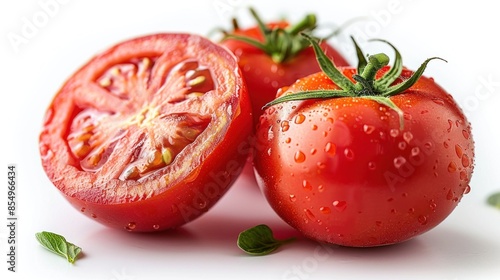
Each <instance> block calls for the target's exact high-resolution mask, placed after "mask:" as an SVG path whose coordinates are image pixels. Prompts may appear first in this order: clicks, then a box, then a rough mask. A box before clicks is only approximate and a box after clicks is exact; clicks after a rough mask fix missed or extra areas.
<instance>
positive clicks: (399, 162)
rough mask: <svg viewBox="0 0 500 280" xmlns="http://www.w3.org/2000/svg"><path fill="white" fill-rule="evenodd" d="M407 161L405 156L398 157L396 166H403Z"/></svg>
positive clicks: (395, 160)
mask: <svg viewBox="0 0 500 280" xmlns="http://www.w3.org/2000/svg"><path fill="white" fill-rule="evenodd" d="M405 163H406V159H405V158H404V157H401V156H400V157H397V158H395V159H394V167H396V168H398V169H399V168H400V167H401V166H403V165H404V164H405Z"/></svg>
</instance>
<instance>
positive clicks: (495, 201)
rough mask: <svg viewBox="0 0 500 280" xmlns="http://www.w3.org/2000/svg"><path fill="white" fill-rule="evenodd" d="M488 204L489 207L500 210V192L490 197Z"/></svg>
mask: <svg viewBox="0 0 500 280" xmlns="http://www.w3.org/2000/svg"><path fill="white" fill-rule="evenodd" d="M487 202H488V204H489V205H491V206H493V207H496V208H498V209H500V192H498V193H494V194H492V195H490V196H489V197H488V200H487Z"/></svg>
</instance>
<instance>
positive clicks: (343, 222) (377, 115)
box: [254, 68, 474, 247]
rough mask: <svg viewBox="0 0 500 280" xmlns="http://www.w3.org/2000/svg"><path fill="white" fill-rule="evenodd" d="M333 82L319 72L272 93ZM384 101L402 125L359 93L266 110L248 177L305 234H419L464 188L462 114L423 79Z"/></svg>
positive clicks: (333, 238)
mask: <svg viewBox="0 0 500 280" xmlns="http://www.w3.org/2000/svg"><path fill="white" fill-rule="evenodd" d="M386 70H387V68H385V69H383V71H386ZM343 71H344V74H346V75H347V76H348V77H350V76H352V74H353V73H355V71H354V70H353V69H350V68H349V69H344V70H343ZM383 71H381V72H383ZM381 72H380V73H381ZM410 74H411V72H410V71H409V70H404V71H403V73H402V77H403V78H408V77H409V76H410ZM337 88H338V87H337V86H336V85H334V84H333V83H332V82H331V81H330V80H329V79H328V78H327V77H326V76H325V75H324V74H323V73H319V74H314V75H311V76H309V77H306V78H304V79H302V80H301V81H299V82H297V83H296V84H294V85H292V86H291V87H290V88H284V89H283V90H282V91H281V93H282V94H284V93H285V92H286V94H288V93H291V92H297V91H302V90H314V89H337ZM391 100H392V101H393V102H394V103H395V104H396V105H398V106H399V107H400V108H401V109H402V110H403V111H404V116H405V120H404V129H403V130H402V131H400V130H399V120H398V116H397V114H396V113H395V112H394V111H393V110H391V109H389V108H387V107H385V106H382V105H380V104H378V103H376V102H374V101H371V100H368V99H363V98H335V99H325V100H307V101H293V102H286V103H282V104H278V105H275V106H273V107H270V108H268V109H267V110H266V113H265V114H264V115H263V116H262V117H261V120H260V124H259V125H258V128H257V136H258V140H259V141H258V145H259V146H260V149H261V150H263V152H260V153H256V155H255V158H254V163H255V170H256V177H257V181H258V183H259V185H260V187H261V189H262V191H263V193H264V195H265V197H266V198H267V200H268V201H269V203H270V205H271V206H272V207H273V209H274V210H275V211H276V213H277V214H278V215H279V216H280V217H281V218H282V219H283V220H284V221H286V222H287V223H289V224H290V225H291V226H292V227H294V228H296V229H297V230H299V231H300V232H302V233H303V234H304V235H305V236H307V237H309V238H311V239H314V240H318V241H322V242H328V243H333V244H338V245H343V246H352V247H371V246H380V245H388V244H394V243H399V242H403V241H405V240H408V239H411V238H413V237H415V236H418V235H420V234H422V233H424V232H426V231H428V230H430V229H432V228H434V227H435V226H436V225H438V224H439V223H440V222H442V221H443V220H444V219H445V218H446V217H447V216H448V215H449V214H450V213H451V212H452V211H453V209H454V208H455V207H456V206H457V204H458V203H459V201H460V200H461V198H462V196H463V195H464V194H465V193H467V192H469V191H470V187H469V181H470V178H471V175H472V172H473V158H474V142H473V139H472V136H471V126H470V124H469V122H468V121H467V120H466V118H465V116H464V114H463V113H462V112H461V110H460V109H459V108H458V106H457V104H456V103H455V101H454V100H453V98H452V96H451V95H449V94H448V93H446V92H445V91H444V90H443V89H442V88H441V87H439V86H438V85H437V84H435V83H434V81H433V80H432V79H429V78H425V77H421V78H420V80H419V81H418V82H417V83H416V84H415V85H414V86H412V87H411V88H410V89H409V90H407V91H405V92H404V93H402V94H398V95H396V96H394V97H391Z"/></svg>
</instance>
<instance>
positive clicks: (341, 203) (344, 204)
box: [332, 200, 347, 212]
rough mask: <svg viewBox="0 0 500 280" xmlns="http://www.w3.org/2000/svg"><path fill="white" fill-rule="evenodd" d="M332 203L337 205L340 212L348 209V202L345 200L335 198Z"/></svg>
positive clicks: (336, 207)
mask: <svg viewBox="0 0 500 280" xmlns="http://www.w3.org/2000/svg"><path fill="white" fill-rule="evenodd" d="M332 205H333V206H334V207H335V209H336V210H337V211H339V212H342V211H344V210H345V209H346V207H347V202H345V201H338V200H335V201H334V202H333V203H332Z"/></svg>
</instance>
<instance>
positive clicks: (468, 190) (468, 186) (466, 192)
mask: <svg viewBox="0 0 500 280" xmlns="http://www.w3.org/2000/svg"><path fill="white" fill-rule="evenodd" d="M468 193H470V185H467V186H465V189H464V194H468Z"/></svg>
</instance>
